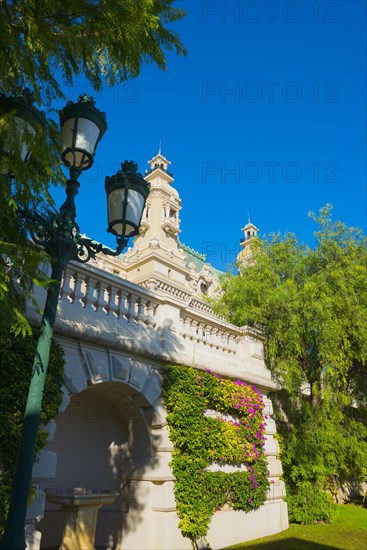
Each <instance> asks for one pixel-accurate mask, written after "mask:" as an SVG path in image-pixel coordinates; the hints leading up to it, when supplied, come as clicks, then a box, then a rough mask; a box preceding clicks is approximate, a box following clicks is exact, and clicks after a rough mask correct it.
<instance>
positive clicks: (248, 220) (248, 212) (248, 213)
mask: <svg viewBox="0 0 367 550" xmlns="http://www.w3.org/2000/svg"><path fill="white" fill-rule="evenodd" d="M247 223H248V224H250V223H251V220H250V211H249V210H247Z"/></svg>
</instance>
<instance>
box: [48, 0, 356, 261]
mask: <svg viewBox="0 0 367 550" xmlns="http://www.w3.org/2000/svg"><path fill="white" fill-rule="evenodd" d="M176 5H177V6H178V7H182V8H184V9H185V10H186V11H187V17H186V18H185V19H184V20H182V21H180V22H177V23H176V24H175V25H174V27H173V28H174V29H175V30H177V32H178V33H179V35H180V37H181V40H182V42H183V43H184V45H185V46H186V48H187V50H188V56H187V57H186V58H183V57H179V58H178V57H176V56H175V55H174V54H173V53H168V54H167V60H168V70H167V71H166V72H161V71H159V70H158V68H156V67H155V66H153V65H145V66H144V67H143V69H142V72H141V75H140V76H139V78H138V79H136V80H132V81H129V82H127V83H125V84H121V85H119V86H116V87H115V88H114V89H108V88H107V89H105V90H103V91H102V92H101V93H100V94H99V95H97V96H96V94H94V96H95V98H96V100H97V107H98V108H100V109H101V110H103V111H106V113H107V121H108V126H109V129H108V132H107V133H106V134H105V136H104V138H103V140H102V142H101V143H100V146H99V149H98V151H97V155H96V159H95V166H94V167H93V168H92V169H91V170H90V171H89V172H86V173H85V174H83V175H82V177H81V180H80V181H81V188H80V195H79V197H78V198H77V210H78V217H77V221H78V223H79V225H80V229H81V231H82V232H84V233H87V234H88V235H89V236H90V237H92V238H95V239H97V240H99V241H101V242H104V243H106V244H109V245H110V246H113V245H114V243H113V238H112V236H108V234H107V233H106V226H107V221H106V216H107V213H106V199H105V192H104V177H105V176H106V175H111V174H113V173H114V172H115V171H116V170H117V169H118V168H119V163H120V162H122V161H123V160H125V159H128V160H130V159H133V160H135V161H136V162H138V164H139V168H140V171H141V172H142V173H144V171H145V169H146V168H148V165H147V164H146V163H147V161H148V160H150V159H151V158H152V157H153V156H154V155H155V154H156V153H157V151H158V148H159V142H160V139H161V140H162V153H163V154H164V155H165V156H166V157H167V158H168V159H169V160H170V161H171V162H172V165H171V171H172V172H173V175H174V178H175V183H174V186H175V187H176V188H177V190H178V191H179V193H180V196H181V198H182V206H183V209H182V211H181V219H182V223H181V229H182V233H181V235H180V239H181V241H182V242H184V243H185V244H187V245H189V246H191V247H192V248H195V249H196V250H197V251H198V252H201V253H207V254H208V256H207V259H208V261H209V262H210V263H212V264H213V265H214V266H215V267H217V268H219V269H222V270H225V269H226V266H227V265H228V264H230V263H232V262H233V261H234V260H235V256H236V253H237V252H238V249H239V240H240V238H241V237H242V233H241V228H242V227H243V226H244V225H245V223H246V222H247V216H248V212H249V214H250V217H251V221H252V222H253V223H255V225H257V227H259V228H260V234H267V233H270V232H273V231H278V230H279V231H281V232H282V233H283V232H285V231H291V232H294V233H296V235H297V236H298V238H299V239H300V240H301V241H304V242H307V243H310V244H312V242H313V231H314V229H315V226H314V223H313V222H312V221H311V220H310V219H309V218H308V216H307V213H308V212H309V211H310V210H312V211H318V210H319V209H320V208H321V207H322V206H323V205H325V204H326V203H328V202H330V203H332V204H333V207H334V217H335V219H340V220H342V221H344V222H345V223H347V224H348V225H353V226H359V227H361V228H362V229H363V230H364V231H366V211H367V204H366V104H365V98H366V2H365V1H364V0H356V1H354V0H348V1H344V0H340V1H336V2H330V1H319V2H317V1H312V0H303V1H302V0H298V1H295V2H287V1H282V0H277V1H270V0H269V1H266V0H264V1H253V2H250V1H245V0H243V1H200V0H177V1H176ZM84 92H87V93H91V89H90V87H89V86H88V85H87V84H85V82H83V81H82V80H79V81H77V82H75V85H74V86H73V88H68V89H67V91H66V93H67V95H68V98H69V99H72V100H76V99H77V97H78V95H79V94H80V93H84ZM55 196H56V198H57V200H58V202H60V197H61V196H62V194H61V193H60V191H57V192H55Z"/></svg>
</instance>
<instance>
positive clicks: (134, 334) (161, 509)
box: [28, 153, 288, 550]
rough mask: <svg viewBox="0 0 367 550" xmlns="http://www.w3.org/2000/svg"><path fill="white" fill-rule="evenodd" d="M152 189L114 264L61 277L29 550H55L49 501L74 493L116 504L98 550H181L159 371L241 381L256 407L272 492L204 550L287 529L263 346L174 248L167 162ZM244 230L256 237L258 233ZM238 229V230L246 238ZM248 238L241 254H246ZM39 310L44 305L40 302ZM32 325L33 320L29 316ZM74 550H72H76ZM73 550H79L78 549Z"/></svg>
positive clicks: (191, 260) (200, 264) (153, 174)
mask: <svg viewBox="0 0 367 550" xmlns="http://www.w3.org/2000/svg"><path fill="white" fill-rule="evenodd" d="M149 164H150V170H149V172H147V174H146V176H145V179H146V180H147V181H149V182H150V184H151V192H150V195H149V197H148V201H147V205H146V209H145V213H144V216H143V220H142V225H141V235H140V236H139V237H138V238H137V239H136V241H135V244H134V247H133V248H132V249H129V250H128V252H127V253H125V254H124V255H123V256H121V257H119V258H117V259H111V258H110V257H106V256H103V257H102V256H101V257H100V258H99V259H98V260H97V261H95V262H91V263H90V264H88V265H84V264H79V263H77V262H71V263H70V264H69V265H68V268H67V271H66V274H65V277H64V281H63V285H62V290H61V296H60V301H59V309H58V318H57V322H56V325H55V336H56V338H57V339H58V341H59V342H60V343H61V344H62V346H63V348H64V350H65V359H66V376H65V383H64V388H63V392H64V402H63V405H62V407H61V409H60V414H59V416H58V417H57V418H56V419H55V421H53V422H51V424H50V425H49V426H48V430H49V431H50V433H51V438H50V442H49V443H48V445H47V447H46V448H45V450H44V451H43V452H42V453H41V457H40V460H39V462H38V463H37V464H35V466H34V470H33V478H34V483H35V486H36V498H35V501H34V502H33V503H32V504H31V505H30V506H29V509H28V547H29V548H34V549H38V548H42V549H51V548H58V547H59V545H60V542H61V538H62V526H63V517H64V512H63V510H62V508H61V507H60V505H58V504H52V503H50V502H46V499H45V490H47V491H48V492H52V490H54V492H55V491H56V492H57V491H63V492H65V491H67V490H68V489H71V488H72V487H79V488H82V489H85V490H87V491H92V492H95V493H97V494H98V492H101V491H106V490H108V491H117V492H118V497H117V498H116V500H115V501H114V502H113V503H112V504H109V505H105V506H103V507H102V508H101V509H100V511H99V514H98V522H97V528H96V540H95V545H96V548H101V549H102V548H103V549H107V548H113V549H120V550H184V549H185V550H186V549H187V550H188V549H190V548H191V543H190V541H189V540H188V539H185V538H183V537H182V535H181V533H180V531H179V529H178V527H177V523H178V518H177V514H176V508H175V500H174V493H173V486H174V479H173V476H172V472H171V469H170V466H169V463H170V457H171V451H172V444H171V442H170V439H169V429H168V426H167V423H166V416H165V410H164V408H163V405H162V402H161V399H160V394H161V377H160V370H161V368H162V366H163V365H165V364H167V363H176V364H181V365H186V366H195V367H196V368H197V369H208V368H209V369H211V370H212V371H213V372H216V373H220V374H222V375H224V376H228V377H231V378H238V379H242V380H245V381H246V382H249V383H251V384H255V385H256V387H257V388H258V390H259V391H260V392H262V394H263V395H264V399H265V403H266V411H267V414H269V419H268V420H267V441H266V453H267V456H268V461H269V471H270V474H271V479H272V480H273V481H274V483H273V484H272V486H271V491H270V492H269V498H268V500H267V502H266V503H265V504H264V505H263V506H262V507H261V508H260V509H259V510H258V511H254V512H251V513H245V512H241V511H233V510H231V509H228V508H226V509H223V510H221V511H219V512H217V513H216V514H215V515H214V517H213V519H212V522H211V527H210V531H209V533H208V536H207V540H208V542H209V543H210V545H211V547H212V548H213V549H219V548H224V547H225V546H228V545H231V544H236V543H239V542H242V541H245V540H250V539H254V538H258V537H262V536H266V535H270V534H273V533H277V532H279V531H281V530H283V529H286V528H287V526H288V517H287V507H286V503H285V501H284V485H283V482H282V481H281V480H280V479H279V477H280V475H281V473H282V469H281V464H280V461H279V460H278V458H277V455H278V452H279V449H278V444H277V441H276V440H275V439H274V433H275V423H274V421H273V420H272V417H271V413H272V404H271V402H270V400H269V399H268V398H267V393H268V392H269V391H270V390H272V389H274V388H275V385H274V382H273V381H272V380H271V377H270V374H269V372H268V370H267V369H266V367H265V364H264V361H263V356H262V344H261V342H260V340H259V339H258V338H257V337H256V335H254V334H253V333H251V331H249V330H248V329H246V328H245V327H244V328H238V327H236V326H233V325H231V324H229V323H227V322H225V321H223V319H220V318H218V317H216V316H215V315H214V314H213V313H212V310H211V307H210V306H209V305H208V303H207V302H206V301H205V299H204V297H203V295H208V296H215V295H216V294H217V293H218V285H219V280H218V272H216V270H214V269H213V268H212V267H211V266H210V265H209V264H208V263H206V261H205V257H203V256H201V255H200V254H198V253H196V252H194V251H192V250H191V249H189V248H188V247H186V246H184V245H182V244H181V243H180V241H179V239H178V235H179V232H180V219H179V212H180V210H181V200H180V198H179V195H178V193H177V191H176V190H175V188H174V187H173V186H172V182H173V177H172V175H171V174H170V173H169V172H168V167H169V164H170V163H169V161H168V160H167V159H166V158H165V157H164V156H162V155H161V154H160V153H159V154H158V155H157V156H155V157H154V158H153V159H152V160H151V161H150V163H149ZM250 225H251V227H250V228H248V226H246V228H247V229H248V230H249V231H257V228H256V227H255V226H252V224H250ZM246 228H245V229H246ZM251 236H253V235H252V234H249V235H247V233H246V232H245V239H246V240H245V241H244V242H245V243H247V241H248V239H247V237H251ZM40 299H42V297H40ZM30 318H31V320H32V321H33V322H37V321H39V317H38V314H37V313H36V311H35V310H34V309H30ZM74 550H78V549H77V548H75V549H74ZM80 550H82V549H80Z"/></svg>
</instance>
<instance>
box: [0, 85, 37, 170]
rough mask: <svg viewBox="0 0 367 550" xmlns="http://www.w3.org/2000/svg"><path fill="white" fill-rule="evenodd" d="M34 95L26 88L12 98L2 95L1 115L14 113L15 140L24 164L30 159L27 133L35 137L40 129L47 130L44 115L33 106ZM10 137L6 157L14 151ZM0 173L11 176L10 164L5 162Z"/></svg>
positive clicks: (6, 146) (6, 140) (7, 141)
mask: <svg viewBox="0 0 367 550" xmlns="http://www.w3.org/2000/svg"><path fill="white" fill-rule="evenodd" d="M33 102H34V99H33V93H32V92H31V91H30V90H29V89H28V88H25V89H24V90H23V91H22V92H20V93H18V94H15V95H13V96H11V97H8V96H5V95H3V94H0V113H2V114H6V113H11V112H14V115H15V116H14V123H15V134H16V135H15V138H16V140H17V143H18V144H20V146H21V148H20V156H21V160H22V161H23V162H27V161H28V160H29V157H30V151H29V147H28V143H27V140H26V139H24V136H25V134H26V133H28V134H29V135H31V136H34V135H35V134H36V132H37V129H38V128H40V127H41V128H42V129H44V128H45V118H44V116H43V113H40V112H39V111H38V110H37V109H36V108H35V107H34V106H33ZM9 138H10V136H8V138H5V143H4V144H3V145H4V151H3V153H4V154H5V156H7V155H9V154H10V152H11V150H12V143H11V142H10V139H9ZM0 173H1V175H3V176H8V175H9V163H8V162H7V161H6V160H4V161H3V163H2V165H1V167H0Z"/></svg>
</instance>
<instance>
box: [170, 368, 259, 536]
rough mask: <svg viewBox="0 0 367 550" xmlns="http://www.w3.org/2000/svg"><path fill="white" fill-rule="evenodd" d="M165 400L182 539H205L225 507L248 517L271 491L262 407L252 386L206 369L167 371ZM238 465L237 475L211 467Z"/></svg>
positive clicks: (172, 369) (171, 369)
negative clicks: (214, 519)
mask: <svg viewBox="0 0 367 550" xmlns="http://www.w3.org/2000/svg"><path fill="white" fill-rule="evenodd" d="M163 400H164V404H165V406H166V409H167V412H168V414H167V422H168V424H169V427H170V438H171V440H172V443H173V444H174V451H173V453H172V462H171V467H172V471H173V475H174V476H175V480H176V481H175V498H176V505H177V513H178V516H179V518H180V521H179V528H180V529H181V532H182V534H183V536H184V537H188V538H189V539H191V540H193V541H194V540H197V539H199V538H200V537H203V536H205V535H206V534H207V532H208V529H209V525H210V521H211V518H212V516H213V514H214V513H215V512H216V511H217V510H219V509H220V508H222V507H223V506H224V505H225V504H227V505H228V506H230V507H231V508H233V509H234V510H244V511H246V512H249V511H251V510H254V509H257V508H259V507H260V506H261V505H262V504H263V503H264V502H265V500H266V498H267V492H268V489H269V479H268V475H269V472H268V463H267V459H266V456H265V452H264V446H265V435H264V434H265V425H264V418H265V417H264V415H263V410H264V402H263V399H262V396H261V394H260V393H259V392H258V391H257V389H256V388H255V387H254V386H249V385H248V384H246V383H245V382H243V381H241V380H235V381H233V380H230V379H227V378H223V377H222V376H220V375H217V374H214V373H212V372H211V371H209V370H207V371H206V372H203V371H198V370H196V369H194V368H189V367H182V366H169V367H166V368H165V369H164V372H163ZM227 463H232V464H233V463H235V464H237V465H238V466H240V465H244V466H245V468H241V470H240V469H238V471H236V472H232V473H226V472H224V471H211V470H212V468H211V467H210V466H213V464H214V465H216V466H217V467H218V466H219V465H220V464H222V465H224V464H227Z"/></svg>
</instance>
